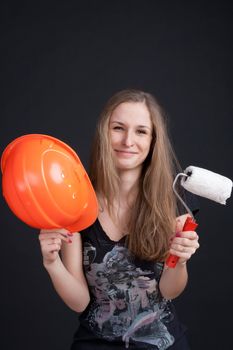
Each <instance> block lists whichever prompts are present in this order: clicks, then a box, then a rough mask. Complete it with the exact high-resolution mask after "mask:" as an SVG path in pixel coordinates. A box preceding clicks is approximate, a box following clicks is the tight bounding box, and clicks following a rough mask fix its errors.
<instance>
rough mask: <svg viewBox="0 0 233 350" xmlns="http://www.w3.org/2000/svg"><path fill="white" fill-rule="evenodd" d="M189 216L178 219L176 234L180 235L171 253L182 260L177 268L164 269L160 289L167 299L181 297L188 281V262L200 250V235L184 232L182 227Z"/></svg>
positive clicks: (173, 244) (173, 241) (176, 238)
mask: <svg viewBox="0 0 233 350" xmlns="http://www.w3.org/2000/svg"><path fill="white" fill-rule="evenodd" d="M187 216H188V215H182V216H180V217H179V218H177V224H176V232H178V233H179V235H178V236H175V237H174V239H173V240H172V244H171V248H170V251H169V253H170V254H173V255H176V256H178V257H179V258H180V259H179V261H178V263H177V264H176V267H175V268H168V267H166V266H165V267H164V270H163V273H162V276H161V279H160V282H159V288H160V291H161V294H162V295H163V297H164V298H165V299H174V298H176V297H177V296H179V295H180V294H181V293H182V292H183V290H184V288H185V286H186V284H187V280H188V273H187V266H186V262H187V261H188V260H189V259H190V258H191V256H192V255H193V254H194V253H195V252H196V250H197V249H198V248H199V243H198V235H197V234H196V232H195V231H185V232H180V231H182V227H183V225H184V222H185V220H186V218H187Z"/></svg>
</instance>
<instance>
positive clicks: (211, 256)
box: [0, 0, 233, 350]
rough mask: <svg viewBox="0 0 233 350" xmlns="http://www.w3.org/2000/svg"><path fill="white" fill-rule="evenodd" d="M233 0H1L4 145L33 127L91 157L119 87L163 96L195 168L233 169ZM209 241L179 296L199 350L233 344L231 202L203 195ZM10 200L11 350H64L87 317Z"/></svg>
mask: <svg viewBox="0 0 233 350" xmlns="http://www.w3.org/2000/svg"><path fill="white" fill-rule="evenodd" d="M232 10H233V5H232V2H231V1H225V0H222V1H214V0H213V1H209V2H205V1H166V0H163V1H148V0H144V1H143V2H142V1H129V0H125V1H123V0H122V1H102V0H99V1H89V0H87V1H78V0H77V1H56V2H50V1H47V2H46V3H44V4H43V2H36V1H28V2H25V1H18V2H15V3H14V2H12V1H2V2H1V48H2V54H1V59H2V65H1V67H2V70H1V73H2V75H1V85H2V94H1V111H0V113H1V128H0V133H1V137H0V151H1V152H2V151H3V149H4V147H5V146H6V145H7V144H8V143H9V142H10V141H12V140H13V139H14V138H15V137H18V136H20V135H23V134H27V133H45V134H50V135H53V136H55V137H57V138H60V139H62V140H63V141H65V142H67V143H68V144H69V145H70V146H72V147H73V148H74V149H75V150H76V152H77V153H78V154H79V156H80V158H81V160H82V162H83V164H84V165H85V166H87V164H88V154H89V150H90V142H91V139H92V136H93V132H94V128H95V123H96V119H97V116H98V114H99V112H100V111H101V108H102V106H103V104H104V103H105V101H106V100H107V98H109V97H110V96H111V94H113V93H114V92H116V91H117V90H119V89H123V88H127V87H135V88H140V89H144V90H146V91H149V92H151V93H153V94H155V95H156V96H157V97H158V99H159V100H160V102H161V103H162V105H163V106H164V108H165V109H166V111H167V114H168V116H169V120H170V124H169V125H170V133H171V136H172V140H173V144H174V147H175V150H176V153H177V155H178V158H179V160H180V162H181V164H182V166H183V168H185V167H186V166H188V165H196V166H201V167H204V168H207V169H210V170H212V171H215V172H219V173H221V174H223V175H225V176H228V177H231V178H232V136H233V133H232V131H233V123H232V107H233V102H232V100H233V98H232V97H233V96H232V78H233V77H232V60H233V55H232V54H233V45H232V29H233V24H232V18H233V17H232V16H233V11H232ZM200 207H201V211H200V213H199V216H198V222H199V230H198V232H199V235H200V242H201V248H200V249H199V251H198V253H197V254H196V255H195V256H194V257H193V259H192V261H191V262H190V264H189V271H190V280H189V284H188V287H187V289H186V291H185V292H184V293H183V294H182V296H180V297H179V298H178V299H177V301H176V304H177V309H178V313H179V315H180V318H181V319H182V320H183V322H184V323H186V324H187V326H188V327H189V336H190V340H191V344H192V349H195V350H196V349H229V348H231V343H232V341H231V334H232V330H231V314H232V313H231V311H230V309H231V308H232V294H233V288H232V273H231V271H232V259H231V254H232V243H233V239H232V232H231V216H232V199H230V200H229V201H228V205H227V206H222V205H219V204H217V203H214V202H211V201H208V200H206V199H200ZM0 208H1V219H0V222H1V231H2V232H1V264H0V268H1V288H0V293H1V294H0V301H1V313H0V314H1V316H0V317H1V337H0V347H1V349H4V350H13V349H24V350H29V349H30V350H31V349H34V350H42V349H43V350H65V349H68V347H69V344H70V341H71V337H72V334H73V332H74V330H75V329H76V327H77V324H78V317H77V315H76V314H75V313H74V312H73V311H71V310H69V309H68V308H67V307H66V306H65V305H64V304H63V302H62V301H61V300H60V299H59V298H58V296H57V295H56V294H55V292H54V291H53V288H52V285H51V283H50V280H49V278H48V276H47V274H46V272H45V270H44V269H43V267H42V261H41V254H40V251H39V244H38V240H37V232H36V230H34V229H32V228H30V227H27V226H26V225H25V224H23V223H22V222H20V221H19V220H18V219H17V218H16V217H15V216H14V215H13V214H12V213H11V211H10V210H9V208H8V207H7V205H6V203H5V201H4V199H3V198H2V197H1V200H0Z"/></svg>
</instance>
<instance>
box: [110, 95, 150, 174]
mask: <svg viewBox="0 0 233 350" xmlns="http://www.w3.org/2000/svg"><path fill="white" fill-rule="evenodd" d="M109 130H110V140H111V145H112V149H113V157H114V161H115V164H116V168H117V169H118V170H132V169H141V168H142V164H143V162H144V160H145V159H146V157H147V155H148V153H149V151H150V145H151V140H152V122H151V118H150V113H149V111H148V109H147V106H146V104H145V103H142V102H124V103H121V104H119V105H118V106H117V107H116V108H115V109H114V111H113V113H112V115H111V118H110V121H109Z"/></svg>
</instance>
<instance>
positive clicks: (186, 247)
mask: <svg viewBox="0 0 233 350" xmlns="http://www.w3.org/2000/svg"><path fill="white" fill-rule="evenodd" d="M188 216H190V215H188V214H185V215H181V216H179V217H178V218H176V231H175V232H176V234H175V236H174V237H173V238H172V242H171V246H170V254H173V255H176V256H178V257H179V258H180V259H179V263H180V264H184V263H185V262H186V261H188V260H189V259H190V258H191V256H192V255H193V254H194V253H195V252H196V250H197V249H198V248H199V246H200V245H199V243H198V239H199V237H198V235H197V233H196V232H195V231H182V228H183V226H184V223H185V220H186V219H187V217H188Z"/></svg>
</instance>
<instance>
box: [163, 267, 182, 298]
mask: <svg viewBox="0 0 233 350" xmlns="http://www.w3.org/2000/svg"><path fill="white" fill-rule="evenodd" d="M187 281H188V272H187V266H186V263H179V262H178V263H177V265H176V267H175V268H167V267H165V268H164V270H163V273H162V276H161V279H160V282H159V288H160V292H161V294H162V296H163V297H164V298H165V299H174V298H176V297H178V296H179V295H180V294H181V293H182V292H183V290H184V289H185V286H186V284H187Z"/></svg>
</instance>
